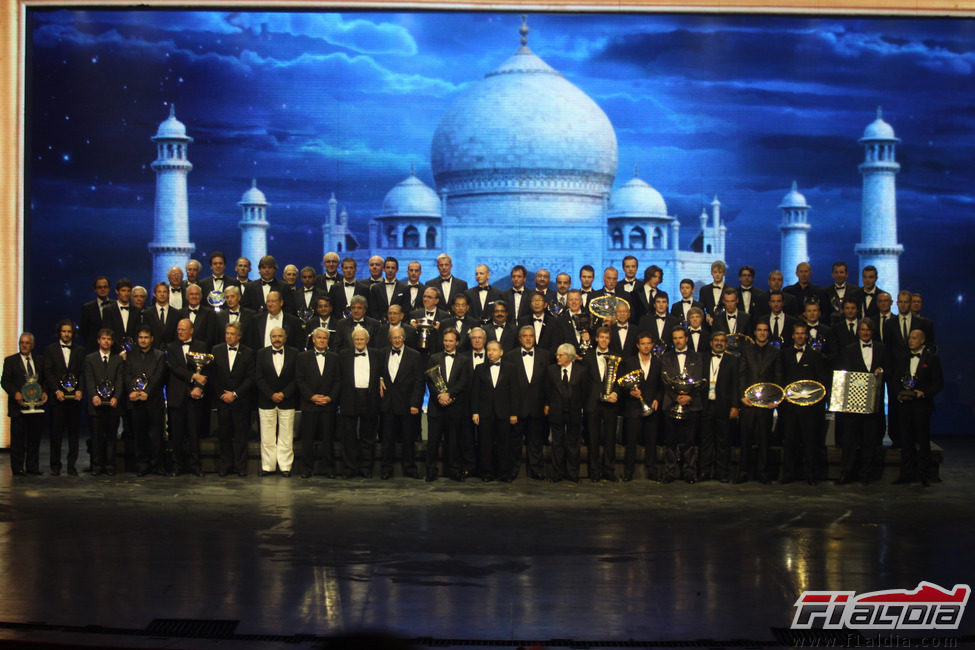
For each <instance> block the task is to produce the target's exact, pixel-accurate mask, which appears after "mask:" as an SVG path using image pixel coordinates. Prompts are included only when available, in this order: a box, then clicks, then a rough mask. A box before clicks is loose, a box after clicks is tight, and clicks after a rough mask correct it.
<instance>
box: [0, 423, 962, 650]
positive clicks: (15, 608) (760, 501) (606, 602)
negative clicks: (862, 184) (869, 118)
mask: <svg viewBox="0 0 975 650" xmlns="http://www.w3.org/2000/svg"><path fill="white" fill-rule="evenodd" d="M939 442H940V444H941V445H942V446H943V447H944V448H945V463H944V465H943V466H942V472H941V475H942V477H943V478H944V482H943V483H940V484H935V485H934V486H932V487H930V488H922V487H920V486H919V485H916V484H915V485H911V486H908V487H904V486H892V485H889V484H888V483H886V482H885V483H883V484H873V485H870V486H866V487H864V486H860V485H850V486H843V487H839V486H836V485H833V484H821V485H819V486H808V485H805V484H791V485H786V486H780V485H771V486H763V485H759V484H757V483H748V484H744V485H728V484H720V483H714V482H708V483H698V484H696V485H693V486H688V485H686V484H684V483H673V484H670V485H660V484H657V483H651V482H648V481H645V480H640V481H634V482H633V483H615V484H609V483H605V482H604V483H599V484H593V483H589V482H583V483H580V484H579V485H573V484H570V483H559V484H555V485H553V484H549V483H537V482H534V481H528V480H527V479H524V478H522V479H519V480H518V481H517V482H515V483H513V484H507V485H503V484H498V483H489V484H482V483H481V482H480V481H479V480H476V481H475V480H470V479H469V480H468V481H467V482H465V483H455V482H451V481H446V480H441V481H438V482H437V483H434V484H427V483H423V482H420V481H415V480H410V479H405V478H396V479H394V480H392V481H379V480H378V479H377V480H365V479H356V480H348V481H346V480H327V479H323V478H314V479H310V480H302V479H299V478H297V477H291V478H283V477H280V476H269V477H265V478H258V477H256V476H251V477H249V478H243V479H242V478H233V479H220V478H218V477H217V476H216V475H207V476H205V477H204V478H202V479H200V478H196V477H179V478H172V479H171V478H165V477H146V478H136V477H135V476H134V475H121V476H115V477H111V478H109V477H105V476H100V477H97V478H93V477H90V476H87V475H85V474H83V475H82V476H81V477H80V478H70V477H66V476H59V477H52V476H42V477H30V478H26V479H24V478H18V479H17V480H16V481H14V480H13V478H12V477H11V476H10V475H9V469H8V459H7V458H6V457H5V456H4V457H2V459H0V461H2V463H3V468H2V478H0V622H2V623H3V625H0V641H2V640H4V639H7V640H11V639H31V640H49V641H56V642H64V643H68V644H82V645H94V646H100V645H111V644H117V645H119V646H124V647H140V646H146V647H149V646H151V647H211V645H212V646H213V647H216V646H219V647H271V646H273V645H276V644H278V642H281V644H283V645H287V647H302V642H303V641H302V637H295V638H293V639H284V640H290V641H292V643H286V644H285V643H283V641H282V638H283V637H292V636H293V635H313V636H312V637H308V638H307V639H305V641H304V643H305V644H306V645H307V646H309V647H310V646H311V645H313V644H312V640H313V639H314V638H315V637H324V636H328V635H331V634H336V633H340V632H351V631H355V630H362V629H373V630H376V629H378V630H385V631H389V632H393V633H396V634H399V635H402V636H403V637H405V638H407V639H413V640H416V639H420V638H424V637H429V638H430V639H432V641H424V642H422V643H418V645H424V644H427V643H429V644H431V645H434V644H436V643H437V642H438V641H443V640H451V639H452V640H456V641H455V642H454V643H453V645H465V642H466V643H469V644H473V643H474V642H477V641H495V642H499V643H498V645H502V644H504V645H509V646H510V647H513V646H514V645H517V642H518V641H520V640H541V641H546V640H552V639H562V640H571V641H575V642H581V641H593V642H602V643H605V642H609V641H626V640H634V641H640V642H653V643H655V644H658V645H667V644H668V642H669V643H673V644H675V645H677V644H682V643H687V642H690V641H694V640H697V639H712V640H714V641H713V642H712V643H711V645H713V646H722V645H728V644H730V643H731V641H732V640H734V639H743V640H747V641H749V642H750V643H751V644H752V645H770V644H773V643H774V640H775V636H774V634H773V631H772V630H773V628H788V627H789V623H790V622H791V620H792V616H793V613H794V611H795V610H794V609H793V603H794V602H795V600H796V598H797V597H798V595H799V594H800V593H801V592H802V591H803V590H805V589H816V590H824V589H844V590H854V591H857V592H862V591H870V590H877V589H913V588H914V587H916V586H917V584H918V582H919V581H921V580H926V581H929V582H933V583H936V584H938V585H941V586H942V587H945V588H951V587H952V586H953V585H955V584H958V583H966V584H975V571H973V568H975V553H973V551H972V546H973V540H975V517H973V515H975V506H973V501H975V445H973V444H972V443H973V441H971V440H966V439H954V438H949V439H942V440H940V441H939ZM45 461H46V459H42V463H44V462H45ZM155 619H194V620H199V619H203V620H221V621H237V624H236V627H235V628H233V630H234V634H235V635H236V636H235V637H233V638H231V639H230V640H224V641H221V642H219V643H217V642H214V641H205V640H201V639H194V638H192V636H193V635H188V636H184V637H183V638H176V639H175V640H174V639H173V638H170V639H168V640H167V639H166V634H165V633H160V634H158V635H151V636H146V635H137V634H128V635H120V636H117V637H113V636H112V635H111V634H109V633H108V631H104V632H106V633H105V634H94V633H93V632H92V630H88V631H84V630H81V629H79V627H81V626H103V627H105V628H111V629H112V630H116V631H118V630H129V631H141V630H145V629H146V628H147V626H148V625H149V624H150V623H151V622H152V621H154V620H155ZM29 622H30V623H32V625H12V624H25V623H29ZM76 626H77V627H76ZM973 630H975V613H973V612H969V613H968V614H967V615H966V616H965V617H964V618H963V620H962V626H961V629H960V630H958V631H957V632H954V633H951V636H960V635H969V638H971V636H970V635H972V634H973ZM258 635H271V636H269V637H267V638H264V639H262V638H258ZM234 639H236V640H234ZM296 643H297V645H296ZM318 643H320V641H318ZM558 644H559V642H556V643H550V644H548V645H553V646H554V645H558ZM443 645H447V644H446V643H444V644H443ZM563 645H567V642H566V643H563ZM596 645H599V643H597V644H596Z"/></svg>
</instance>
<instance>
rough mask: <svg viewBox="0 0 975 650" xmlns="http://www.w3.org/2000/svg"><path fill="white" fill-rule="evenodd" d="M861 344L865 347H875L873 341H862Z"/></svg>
mask: <svg viewBox="0 0 975 650" xmlns="http://www.w3.org/2000/svg"><path fill="white" fill-rule="evenodd" d="M860 345H861V346H862V347H865V348H872V347H873V343H861V344H860Z"/></svg>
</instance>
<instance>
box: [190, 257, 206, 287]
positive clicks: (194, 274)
mask: <svg viewBox="0 0 975 650" xmlns="http://www.w3.org/2000/svg"><path fill="white" fill-rule="evenodd" d="M202 270H203V265H202V264H200V261H199V260H187V261H186V284H187V286H189V285H191V284H197V285H198V284H199V283H200V271H202Z"/></svg>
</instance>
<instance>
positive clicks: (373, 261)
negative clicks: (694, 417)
mask: <svg viewBox="0 0 975 650" xmlns="http://www.w3.org/2000/svg"><path fill="white" fill-rule="evenodd" d="M368 263H369V277H368V278H366V279H365V280H359V282H358V284H359V285H360V287H361V288H362V290H363V291H365V295H366V299H367V300H369V301H370V306H369V311H370V313H371V312H372V309H373V307H372V304H371V301H372V288H373V287H374V286H375V285H378V284H383V282H384V281H385V280H384V277H383V266H384V265H385V263H386V261H385V260H384V259H383V257H382V256H381V255H373V256H372V257H370V258H369V262H368ZM397 266H398V264H397ZM395 277H396V273H395V271H394V272H393V278H395ZM384 311H385V310H383V311H380V312H379V313H380V314H382V313H384Z"/></svg>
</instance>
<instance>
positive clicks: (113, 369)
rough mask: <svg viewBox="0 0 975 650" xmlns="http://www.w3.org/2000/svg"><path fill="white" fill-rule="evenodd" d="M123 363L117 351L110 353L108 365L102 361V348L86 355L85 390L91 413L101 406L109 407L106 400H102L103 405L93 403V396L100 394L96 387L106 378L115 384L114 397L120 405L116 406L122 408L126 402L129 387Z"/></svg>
mask: <svg viewBox="0 0 975 650" xmlns="http://www.w3.org/2000/svg"><path fill="white" fill-rule="evenodd" d="M123 365H124V362H123V361H122V357H121V356H120V355H118V354H116V353H115V352H112V354H111V355H109V357H108V365H107V366H106V365H105V364H104V363H102V353H101V351H100V350H96V351H95V352H92V353H90V354H89V355H88V356H86V357H85V384H84V386H85V388H84V391H85V400H86V402H87V404H88V414H89V415H95V414H96V413H97V412H98V409H99V408H106V407H108V402H107V401H104V400H103V401H102V406H101V407H98V406H95V405H94V404H92V398H93V397H95V396H97V395H98V394H97V393H96V392H95V389H96V388H97V387H98V385H99V384H100V383H102V382H103V381H106V380H107V381H110V382H112V383H113V384H115V392H114V393H113V394H112V397H114V398H116V399H117V400H118V406H117V407H116V408H120V407H121V406H122V405H123V404H125V395H126V394H127V389H126V386H125V377H124V376H123V374H122V370H123Z"/></svg>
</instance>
